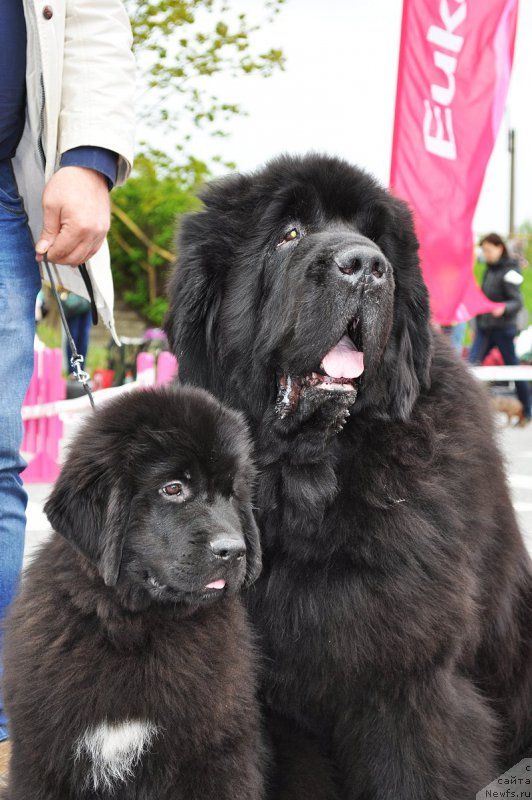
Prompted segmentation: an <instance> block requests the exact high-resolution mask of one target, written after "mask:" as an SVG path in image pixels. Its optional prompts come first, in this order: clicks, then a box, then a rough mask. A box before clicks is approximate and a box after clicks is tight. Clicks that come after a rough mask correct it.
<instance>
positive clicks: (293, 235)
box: [277, 228, 301, 247]
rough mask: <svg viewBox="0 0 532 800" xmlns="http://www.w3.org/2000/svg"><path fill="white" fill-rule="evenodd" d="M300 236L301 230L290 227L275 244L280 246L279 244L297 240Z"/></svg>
mask: <svg viewBox="0 0 532 800" xmlns="http://www.w3.org/2000/svg"><path fill="white" fill-rule="evenodd" d="M300 238H301V231H299V230H298V229H297V228H290V230H289V231H288V233H285V235H284V236H283V238H282V239H281V241H280V242H279V244H278V245H277V246H278V247H280V246H281V245H283V244H287V243H288V242H295V241H297V239H300Z"/></svg>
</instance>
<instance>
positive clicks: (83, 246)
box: [35, 167, 111, 266]
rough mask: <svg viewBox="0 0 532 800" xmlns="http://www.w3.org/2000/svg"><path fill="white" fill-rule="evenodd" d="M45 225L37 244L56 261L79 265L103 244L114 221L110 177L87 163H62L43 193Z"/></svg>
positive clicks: (38, 255)
mask: <svg viewBox="0 0 532 800" xmlns="http://www.w3.org/2000/svg"><path fill="white" fill-rule="evenodd" d="M42 206H43V212H44V216H43V228H42V233H41V235H40V238H39V241H38V242H37V244H36V245H35V250H36V252H37V261H42V254H43V253H48V258H49V259H50V261H53V262H54V263H56V264H71V265H72V266H77V265H78V264H82V263H83V262H84V261H87V259H89V258H90V257H91V256H93V255H94V253H96V251H97V250H98V249H99V248H100V246H101V244H102V242H103V240H104V239H105V235H106V233H107V231H108V230H109V226H110V224H111V206H110V200H109V189H108V186H107V181H106V179H105V178H104V176H103V175H101V173H99V172H96V170H93V169H86V168H85V167H61V169H60V170H58V171H57V172H56V173H55V174H54V175H53V176H52V177H51V178H50V180H49V181H48V183H47V184H46V186H45V188H44V192H43V196H42Z"/></svg>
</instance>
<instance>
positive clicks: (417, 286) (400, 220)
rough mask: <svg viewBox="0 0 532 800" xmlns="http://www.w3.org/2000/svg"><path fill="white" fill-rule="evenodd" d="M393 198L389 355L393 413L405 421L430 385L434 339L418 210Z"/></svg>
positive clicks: (386, 355)
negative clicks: (417, 232)
mask: <svg viewBox="0 0 532 800" xmlns="http://www.w3.org/2000/svg"><path fill="white" fill-rule="evenodd" d="M390 199H391V205H390V211H391V214H392V220H391V229H392V230H393V236H392V248H393V251H394V252H393V254H392V255H391V258H390V260H391V262H392V265H393V268H394V277H395V299H394V322H393V327H392V332H391V336H390V340H389V345H388V347H387V349H386V353H385V356H384V359H385V368H386V372H387V374H388V390H387V396H388V397H389V398H390V405H389V413H390V415H391V416H392V417H393V418H394V419H399V420H403V421H405V420H407V419H408V418H409V417H410V414H411V412H412V408H413V407H414V404H415V402H416V400H417V398H418V396H419V393H420V391H421V390H422V389H427V388H428V387H429V386H430V368H431V364H432V350H433V338H432V330H431V326H430V307H429V294H428V290H427V287H426V286H425V283H424V281H423V277H422V275H421V268H420V265H419V257H418V247H419V245H418V241H417V238H416V235H415V232H414V225H413V220H412V215H411V213H410V211H409V209H408V207H407V206H406V204H405V203H403V202H402V201H401V200H398V199H397V198H390Z"/></svg>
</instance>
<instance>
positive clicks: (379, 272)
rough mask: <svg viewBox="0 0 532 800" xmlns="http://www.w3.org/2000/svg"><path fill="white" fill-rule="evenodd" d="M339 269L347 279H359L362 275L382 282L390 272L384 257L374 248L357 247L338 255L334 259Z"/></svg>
mask: <svg viewBox="0 0 532 800" xmlns="http://www.w3.org/2000/svg"><path fill="white" fill-rule="evenodd" d="M334 261H335V264H336V266H337V268H338V269H339V270H340V272H341V273H342V275H344V276H345V277H346V278H347V279H358V278H359V277H360V276H361V275H365V276H368V277H369V278H371V280H376V281H380V280H381V279H382V278H383V277H384V275H386V273H387V271H388V265H387V263H386V259H385V258H384V256H383V255H381V254H380V253H378V252H377V251H376V250H375V248H373V247H365V246H364V245H357V246H356V247H350V248H349V249H348V250H344V251H343V252H341V253H338V254H337V255H336V257H335V259H334Z"/></svg>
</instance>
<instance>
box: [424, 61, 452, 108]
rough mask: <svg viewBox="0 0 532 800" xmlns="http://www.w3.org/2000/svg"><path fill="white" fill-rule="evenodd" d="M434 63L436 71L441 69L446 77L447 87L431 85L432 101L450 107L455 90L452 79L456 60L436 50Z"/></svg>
mask: <svg viewBox="0 0 532 800" xmlns="http://www.w3.org/2000/svg"><path fill="white" fill-rule="evenodd" d="M434 63H435V64H436V66H437V67H438V69H441V70H442V71H443V72H444V73H445V74H446V75H447V87H443V86H436V84H434V83H432V84H431V87H430V93H431V95H432V99H433V100H434V101H435V102H436V103H439V104H440V105H441V106H450V105H451V103H452V102H453V97H454V92H455V89H456V81H455V78H454V73H455V72H456V58H455V57H454V56H448V55H446V54H445V53H440V52H439V50H437V51H436V52H435V53H434Z"/></svg>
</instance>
